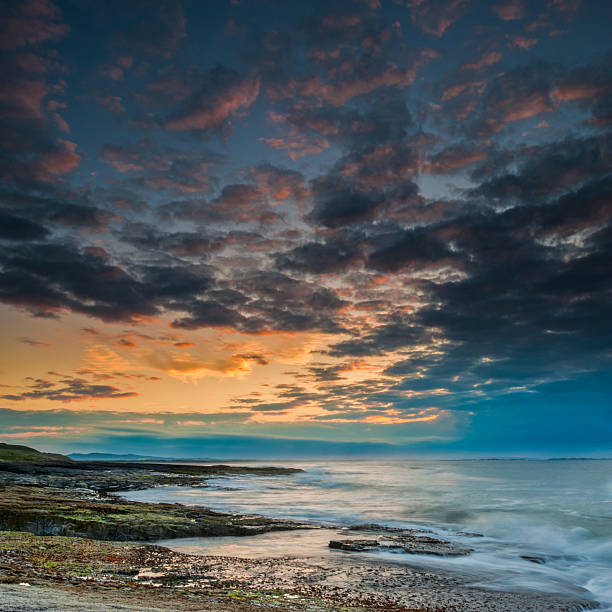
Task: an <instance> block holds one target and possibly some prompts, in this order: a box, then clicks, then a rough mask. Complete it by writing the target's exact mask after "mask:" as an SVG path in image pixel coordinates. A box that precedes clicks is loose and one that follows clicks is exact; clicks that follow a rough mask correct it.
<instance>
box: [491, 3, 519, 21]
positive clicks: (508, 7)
mask: <svg viewBox="0 0 612 612" xmlns="http://www.w3.org/2000/svg"><path fill="white" fill-rule="evenodd" d="M491 10H492V11H493V12H494V13H495V14H496V15H497V16H498V17H499V18H500V19H502V20H504V21H513V20H515V19H522V18H523V17H524V16H525V4H524V2H523V0H507V1H506V2H501V3H499V4H494V5H493V6H492V7H491Z"/></svg>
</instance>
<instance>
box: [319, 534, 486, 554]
mask: <svg viewBox="0 0 612 612" xmlns="http://www.w3.org/2000/svg"><path fill="white" fill-rule="evenodd" d="M329 548H335V549H338V550H346V551H353V552H371V551H384V550H389V551H401V552H404V553H407V554H409V555H436V556H439V557H458V556H462V555H469V554H470V553H471V552H473V550H474V549H473V548H467V547H466V546H461V545H460V544H455V542H450V541H449V540H442V539H439V538H432V537H431V536H426V535H414V534H412V533H408V534H407V533H403V534H401V535H396V536H388V537H384V538H377V539H367V540H358V539H346V540H331V541H330V543H329Z"/></svg>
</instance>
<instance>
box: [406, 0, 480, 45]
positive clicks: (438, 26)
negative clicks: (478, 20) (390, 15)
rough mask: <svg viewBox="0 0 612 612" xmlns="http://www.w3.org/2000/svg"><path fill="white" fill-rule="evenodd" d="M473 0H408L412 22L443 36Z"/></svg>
mask: <svg viewBox="0 0 612 612" xmlns="http://www.w3.org/2000/svg"><path fill="white" fill-rule="evenodd" d="M470 3H471V0H436V1H435V2H434V1H432V0H406V2H405V4H406V6H407V7H409V8H410V9H412V11H411V19H412V22H413V23H414V24H415V25H416V26H418V27H420V28H421V29H422V30H423V31H424V32H427V33H428V34H433V35H434V36H438V37H440V36H442V35H443V34H444V33H445V32H446V30H447V29H448V28H449V27H450V26H451V25H453V23H455V22H456V21H458V20H459V19H460V18H461V17H463V14H464V13H465V12H466V10H467V9H468V8H469V5H470Z"/></svg>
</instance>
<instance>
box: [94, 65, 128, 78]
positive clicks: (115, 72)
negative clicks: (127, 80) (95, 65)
mask: <svg viewBox="0 0 612 612" xmlns="http://www.w3.org/2000/svg"><path fill="white" fill-rule="evenodd" d="M100 74H101V75H102V76H104V77H106V78H107V79H111V80H112V81H122V80H123V77H124V76H125V73H124V72H123V68H121V66H106V67H105V68H102V70H101V71H100Z"/></svg>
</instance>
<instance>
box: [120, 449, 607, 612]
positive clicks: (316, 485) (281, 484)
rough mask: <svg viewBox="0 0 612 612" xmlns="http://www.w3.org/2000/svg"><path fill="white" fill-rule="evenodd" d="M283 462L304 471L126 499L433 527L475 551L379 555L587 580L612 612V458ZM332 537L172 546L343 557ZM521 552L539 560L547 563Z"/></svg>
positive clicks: (531, 579) (536, 579)
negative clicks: (330, 547) (334, 548)
mask: <svg viewBox="0 0 612 612" xmlns="http://www.w3.org/2000/svg"><path fill="white" fill-rule="evenodd" d="M286 464H287V465H291V466H295V467H301V468H302V469H304V470H305V473H302V474H291V475H288V476H268V477H265V476H237V477H224V478H216V479H213V480H211V481H209V484H210V487H208V488H203V489H190V488H184V487H161V488H157V489H148V490H145V491H131V492H128V493H125V494H124V495H125V497H127V498H129V499H133V500H142V501H170V502H180V503H183V504H188V505H204V506H207V507H210V508H213V509H216V510H221V511H230V512H240V513H257V514H263V515H266V516H273V517H282V518H291V519H295V520H300V521H308V522H312V523H317V524H324V525H328V526H330V527H341V526H347V525H351V524H356V523H379V524H384V525H389V526H397V527H418V528H426V529H431V530H433V531H434V532H435V533H437V534H439V535H440V536H442V537H445V538H447V539H451V540H454V541H457V542H461V543H463V544H465V545H467V546H470V547H472V548H475V549H476V551H475V552H474V553H472V554H471V555H469V556H468V557H456V558H438V557H430V556H426V555H406V554H404V553H389V552H387V553H384V552H382V553H376V556H378V557H379V558H387V559H392V560H393V561H405V562H407V563H411V564H418V565H422V566H429V567H439V568H444V569H449V570H459V571H461V572H467V573H470V574H471V575H473V577H474V584H479V585H482V586H486V587H487V588H497V589H512V590H516V589H537V590H543V591H547V592H552V593H559V594H560V593H568V594H570V593H571V594H577V592H578V590H579V589H580V588H581V587H582V588H586V589H588V591H589V594H590V596H591V597H593V598H594V599H597V600H598V601H600V602H602V610H603V609H605V610H612V461H611V460H601V461H588V460H558V461H509V460H480V461H477V460H474V461H413V460H410V461H409V460H403V461H398V460H390V461H380V460H377V461H328V462H325V463H323V462H316V463H315V462H286ZM461 532H477V533H480V534H483V536H484V537H478V538H476V537H470V536H467V535H462V534H461ZM316 533H319V535H316ZM330 533H332V534H333V533H335V532H329V533H325V532H297V533H293V532H288V533H278V534H265V535H262V536H254V537H252V538H189V540H188V541H186V540H183V541H182V542H178V543H177V542H175V543H174V544H173V546H176V547H179V548H180V549H181V550H185V551H186V552H187V549H186V548H185V547H186V546H187V547H189V549H190V550H189V552H202V553H204V554H226V555H232V556H251V557H254V556H283V555H286V554H308V555H310V554H313V555H314V554H344V553H341V552H340V553H338V552H330V551H329V550H328V549H327V548H326V544H327V541H328V540H329V539H331V537H327V536H328V535H329V534H330ZM320 536H323V537H320ZM368 555H369V556H372V553H368ZM521 555H531V556H535V557H541V558H543V559H544V560H545V563H543V564H536V563H533V562H531V561H528V560H525V559H522V558H521ZM589 594H587V595H589Z"/></svg>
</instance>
